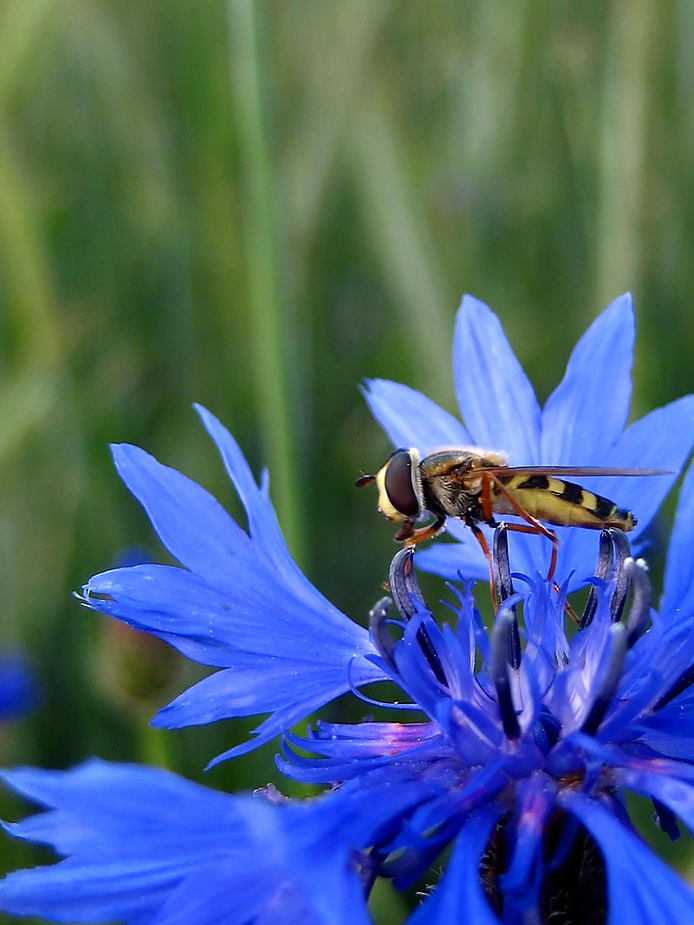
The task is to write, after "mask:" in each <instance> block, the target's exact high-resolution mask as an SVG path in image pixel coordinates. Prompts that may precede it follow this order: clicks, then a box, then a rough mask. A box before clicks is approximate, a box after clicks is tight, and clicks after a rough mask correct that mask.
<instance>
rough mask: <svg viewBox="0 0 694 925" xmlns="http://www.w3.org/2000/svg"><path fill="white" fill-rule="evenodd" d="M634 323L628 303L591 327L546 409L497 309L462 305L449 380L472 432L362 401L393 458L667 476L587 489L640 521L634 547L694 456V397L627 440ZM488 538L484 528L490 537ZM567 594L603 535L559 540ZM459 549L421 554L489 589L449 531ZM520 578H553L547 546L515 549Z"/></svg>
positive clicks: (528, 540) (374, 395)
mask: <svg viewBox="0 0 694 925" xmlns="http://www.w3.org/2000/svg"><path fill="white" fill-rule="evenodd" d="M633 346H634V313H633V308H632V300H631V296H630V295H629V294H628V293H627V294H626V295H623V296H620V298H618V299H615V301H614V302H613V303H612V304H611V305H610V306H609V307H608V308H607V309H606V310H605V311H604V312H603V313H602V314H601V315H600V316H599V317H598V318H597V319H596V320H595V321H594V322H593V324H592V325H591V326H590V327H589V329H588V330H587V331H586V333H585V334H584V335H583V337H582V338H581V339H580V341H579V342H578V344H577V345H576V348H575V349H574V351H573V353H572V355H571V358H570V359H569V363H568V365H567V368H566V374H565V375H564V378H563V379H562V381H561V383H560V384H559V386H558V387H557V389H556V390H555V391H554V393H553V394H552V395H551V396H550V397H549V399H548V400H547V402H546V404H545V406H544V408H542V409H541V408H540V406H539V404H538V402H537V399H536V397H535V392H534V390H533V387H532V385H531V384H530V381H529V380H528V378H527V376H526V375H525V373H524V372H523V369H522V368H521V365H520V363H519V362H518V360H517V359H516V357H515V355H514V353H513V351H512V350H511V347H510V345H509V343H508V341H507V339H506V337H505V335H504V332H503V330H502V328H501V324H500V323H499V319H498V318H497V317H496V315H494V313H493V312H492V311H490V309H489V308H488V307H487V306H486V305H484V304H483V303H482V302H479V301H478V300H477V299H474V298H472V296H468V295H466V296H465V297H464V298H463V302H462V305H461V306H460V310H459V312H458V317H457V322H456V328H455V335H454V340H453V374H454V378H455V388H456V395H457V398H458V404H459V406H460V411H461V414H462V418H463V421H464V422H465V426H463V424H462V423H461V422H460V421H459V420H457V419H456V418H454V417H453V416H452V415H450V414H448V413H447V412H446V411H444V410H442V409H441V408H439V407H438V405H436V404H434V402H432V401H431V400H430V399H428V398H426V397H425V396H424V395H422V394H421V393H420V392H416V391H414V390H413V389H411V388H408V387H407V386H405V385H401V384H400V383H396V382H390V381H387V380H383V379H376V380H370V381H368V382H367V384H366V388H365V390H364V393H365V397H366V400H367V402H368V403H369V407H370V408H371V411H372V413H373V414H374V416H375V417H376V418H377V420H378V421H379V422H380V423H381V425H382V426H383V428H384V430H385V431H386V433H387V434H388V436H389V437H390V439H391V440H392V442H393V444H394V445H395V446H396V447H416V448H417V449H418V450H419V453H420V457H424V456H425V455H427V454H428V453H431V452H432V451H434V450H437V449H440V448H441V447H468V446H477V447H483V448H484V449H486V450H498V451H502V452H503V453H504V454H505V455H507V456H508V459H509V465H512V466H526V465H527V466H539V465H554V466H590V465H597V466H603V467H608V468H620V467H626V468H628V467H638V468H641V469H652V468H660V469H669V470H672V474H671V475H670V476H660V477H658V478H650V479H642V478H617V477H615V478H601V479H582V480H581V481H582V483H584V484H585V485H586V486H587V487H589V488H591V489H592V490H594V491H596V492H598V493H599V494H602V495H606V496H607V497H608V498H612V499H613V500H615V501H616V502H617V503H618V504H619V506H620V507H624V508H627V509H628V510H631V511H633V512H634V513H635V514H636V516H637V520H638V524H637V526H636V529H635V530H634V532H633V533H631V534H630V537H631V539H632V542H633V541H634V540H637V539H638V537H639V536H640V535H641V534H642V533H643V531H644V530H645V528H646V527H647V526H648V524H649V523H650V521H651V520H652V518H653V516H654V514H655V513H656V511H657V510H658V508H659V507H660V505H661V503H662V501H663V498H664V497H665V495H666V494H667V493H668V491H669V490H670V488H671V487H672V484H673V482H674V481H675V480H676V478H677V475H678V473H679V472H680V471H681V469H682V466H683V465H684V462H685V460H686V459H687V457H688V455H689V453H690V452H691V449H692V438H693V436H694V396H692V395H687V396H685V397H684V398H680V399H679V400H677V401H674V402H672V404H670V405H667V406H665V407H664V408H659V409H658V410H656V411H652V412H651V413H650V414H648V415H646V416H645V417H644V418H642V419H641V420H640V421H637V422H636V423H634V424H632V425H630V426H629V427H627V428H626V429H625V425H626V422H627V417H628V414H629V403H630V399H631V365H632V357H633ZM483 529H485V530H486V528H483ZM556 532H557V535H558V537H559V539H560V542H561V546H560V549H561V556H560V560H559V565H558V568H557V572H556V574H555V578H556V580H557V582H558V583H559V584H562V583H563V582H564V580H565V579H566V578H567V577H568V576H569V574H570V573H571V572H573V576H572V578H571V580H570V587H571V588H572V589H573V588H575V587H576V586H577V585H578V584H580V583H582V582H584V581H585V578H586V576H587V575H590V574H591V572H592V568H593V564H594V562H595V555H596V548H597V546H596V542H595V535H594V534H592V533H591V532H590V531H587V530H576V529H561V528H559V529H557V531H556ZM447 533H448V534H449V535H452V536H454V537H455V538H456V540H458V542H457V543H450V542H439V543H436V544H434V545H433V546H431V547H430V548H428V549H426V550H423V551H422V552H421V553H420V554H419V556H418V560H417V564H418V565H419V566H420V567H421V568H424V569H426V570H428V571H432V572H435V573H436V574H439V575H442V576H444V577H446V578H449V579H452V580H455V579H456V577H457V575H458V572H459V571H460V572H462V573H463V575H465V577H466V578H468V579H470V578H486V577H487V575H488V567H487V563H486V562H485V560H484V557H483V555H482V552H481V550H480V547H479V545H478V544H477V542H476V541H475V540H474V538H473V537H472V535H471V533H470V530H469V529H468V528H467V527H465V526H464V525H463V524H462V523H460V522H457V521H454V520H449V521H448V523H447ZM510 546H511V561H512V563H513V567H514V568H515V569H518V570H520V571H522V572H525V573H526V574H528V575H532V574H533V573H534V570H535V569H536V568H540V569H543V568H544V569H546V568H547V566H548V564H549V553H550V549H551V547H550V545H549V544H548V543H547V542H545V541H543V540H539V539H538V538H537V537H527V536H517V535H516V536H512V537H510Z"/></svg>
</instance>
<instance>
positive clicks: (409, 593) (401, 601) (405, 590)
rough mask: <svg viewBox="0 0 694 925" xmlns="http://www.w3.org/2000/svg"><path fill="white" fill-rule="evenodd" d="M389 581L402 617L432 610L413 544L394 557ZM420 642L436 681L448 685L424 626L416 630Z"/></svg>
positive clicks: (404, 547) (409, 617)
mask: <svg viewBox="0 0 694 925" xmlns="http://www.w3.org/2000/svg"><path fill="white" fill-rule="evenodd" d="M388 582H389V584H390V590H391V593H392V595H393V600H394V601H395V606H396V607H397V608H398V611H399V613H400V616H401V617H402V618H403V620H405V621H407V620H411V619H412V617H413V616H414V615H415V614H416V613H417V611H418V610H429V608H428V607H427V603H426V601H425V600H424V595H423V594H422V590H421V588H420V587H419V582H418V581H417V574H416V572H415V569H414V549H412V547H411V546H403V548H402V549H400V550H399V551H398V552H396V553H395V555H394V556H393V560H392V562H391V563H390V570H389V572H388ZM377 606H378V605H377ZM417 642H418V643H419V645H420V647H421V649H422V652H423V653H424V657H425V658H426V660H427V662H428V663H429V667H430V668H431V670H432V671H433V672H434V676H435V677H436V680H437V681H438V682H439V683H440V684H443V685H445V686H447V685H448V681H447V680H446V675H445V673H444V670H443V666H442V665H441V659H440V658H439V656H438V653H437V652H436V649H435V648H434V644H433V642H432V641H431V638H430V636H429V633H427V630H426V627H425V626H420V627H419V629H418V630H417Z"/></svg>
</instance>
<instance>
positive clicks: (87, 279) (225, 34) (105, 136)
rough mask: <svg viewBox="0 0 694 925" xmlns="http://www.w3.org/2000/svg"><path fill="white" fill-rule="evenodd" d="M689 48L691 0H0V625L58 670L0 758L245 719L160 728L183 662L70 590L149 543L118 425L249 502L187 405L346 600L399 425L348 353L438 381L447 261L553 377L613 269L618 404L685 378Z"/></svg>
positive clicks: (540, 378) (377, 565) (13, 641)
mask: <svg viewBox="0 0 694 925" xmlns="http://www.w3.org/2000/svg"><path fill="white" fill-rule="evenodd" d="M693 48H694V5H692V4H691V3H689V2H687V0H679V2H677V0H659V2H655V0H653V2H648V0H612V2H607V3H595V2H564V3H552V4H550V3H546V2H531V0H503V2H502V0H499V2H496V0H492V2H490V0H476V2H473V0H469V2H461V0H455V2H454V0H447V2H440V3H438V4H436V5H435V6H434V7H432V6H430V5H424V4H419V3H414V2H389V0H334V2H320V0H304V2H302V0H281V2H279V0H274V2H264V3H261V2H258V3H252V2H250V0H229V2H228V3H227V4H225V3H223V2H221V0H194V2H193V0H158V2H146V3H143V2H141V0H61V2H60V3H55V2H50V0H2V2H0V466H1V470H0V613H1V614H2V620H1V621H0V645H1V646H2V648H3V649H14V648H17V647H25V648H26V649H27V650H28V651H29V653H30V656H31V659H32V661H33V664H34V666H35V669H36V673H37V676H38V678H39V679H40V684H41V686H42V689H43V696H42V703H41V706H40V708H39V709H38V710H37V711H36V713H35V714H34V715H33V716H31V717H30V718H29V719H27V720H25V721H23V722H22V723H21V724H15V725H13V726H9V727H7V728H6V729H5V730H4V732H3V733H2V740H1V741H0V761H1V762H2V763H4V764H13V763H17V762H20V763H25V762H30V763H34V764H40V765H44V766H52V767H65V766H68V765H70V764H73V763H75V762H77V761H79V760H81V759H83V758H84V757H86V756H88V755H91V754H99V755H101V756H103V757H105V758H109V759H126V760H151V761H159V762H161V763H167V764H169V765H170V766H171V767H173V768H175V769H176V770H178V771H181V772H183V773H185V774H188V775H189V776H192V777H196V778H198V779H200V777H201V776H202V768H203V766H204V765H205V764H206V763H207V761H208V760H209V759H210V758H212V757H213V756H214V755H216V754H217V753H219V752H220V751H223V750H224V749H225V748H227V747H229V745H230V744H231V743H232V742H235V741H238V740H239V739H240V738H241V737H242V736H243V735H244V734H245V732H244V730H245V729H247V728H248V726H249V725H250V724H246V725H243V726H242V725H241V724H235V723H228V724H221V725H220V726H218V727H213V728H210V729H197V730H195V729H193V730H187V731H184V732H173V733H164V734H155V733H153V732H151V731H148V730H147V719H148V718H149V716H150V715H151V714H152V712H153V711H154V709H155V708H156V706H157V704H160V703H162V702H165V701H166V700H167V699H169V698H170V697H171V696H172V695H173V694H174V693H176V692H177V691H179V690H181V689H182V688H183V687H184V686H186V685H187V684H189V683H191V681H192V680H193V679H194V678H195V677H197V676H198V675H196V673H195V671H194V670H192V669H190V668H186V667H180V666H178V665H177V663H176V661H175V660H174V659H173V658H171V657H170V656H169V655H166V654H162V653H161V652H158V651H154V650H152V647H151V646H148V645H144V644H143V643H142V640H137V639H135V638H134V637H133V634H131V633H127V632H124V631H122V630H121V629H118V628H117V627H114V626H109V625H107V621H106V619H105V618H101V617H99V616H97V615H94V614H90V613H88V612H87V611H84V610H82V609H81V608H80V607H79V605H78V604H77V602H76V601H75V600H74V599H73V598H72V597H71V593H70V592H71V591H72V590H73V589H76V588H79V587H80V586H81V584H82V583H83V582H84V581H85V580H86V579H87V578H88V577H89V576H90V575H91V574H92V573H94V572H96V571H100V570H103V569H104V568H106V567H108V566H109V565H111V564H113V563H114V562H115V561H117V558H118V556H119V555H121V554H122V553H123V551H124V550H127V549H129V548H131V547H134V546H137V547H140V548H142V549H143V550H144V551H145V553H144V554H145V555H149V556H151V557H153V558H156V559H158V560H160V561H168V560H167V558H166V553H165V552H164V551H163V550H162V549H161V547H160V546H159V545H158V543H157V541H156V539H155V538H154V536H153V534H152V531H151V529H150V528H149V526H148V524H147V522H146V519H145V517H144V516H143V514H142V512H141V511H140V509H139V506H138V505H137V503H136V502H135V501H134V500H133V499H132V498H131V497H130V496H129V495H128V492H127V491H126V490H125V488H124V487H123V486H122V485H121V483H120V481H119V480H118V478H117V476H116V475H115V472H114V470H113V468H112V465H111V460H110V455H109V451H108V443H109V442H110V441H128V442H132V443H136V444H139V445H140V446H143V447H144V448H146V449H147V450H149V451H150V452H152V453H154V454H155V455H156V456H157V457H158V458H159V459H160V460H162V461H163V462H165V463H167V464H168V465H171V466H174V467H176V468H179V469H181V470H182V471H184V472H185V473H187V474H188V475H190V476H192V477H193V478H195V479H197V480H198V481H200V482H201V483H202V484H204V485H205V486H206V487H207V488H208V489H209V490H210V491H212V492H213V493H214V494H215V495H216V496H217V497H218V498H219V499H220V501H222V503H223V504H225V505H226V506H227V507H228V508H229V509H230V510H231V511H232V512H233V513H234V514H239V505H238V503H237V501H236V499H235V497H234V495H233V491H232V489H231V487H230V485H229V483H228V481H227V479H226V477H225V475H224V472H223V469H222V466H221V463H220V462H219V460H218V459H217V457H216V453H215V451H214V449H213V448H212V445H211V443H210V441H209V439H208V438H207V436H206V435H205V433H204V431H203V429H202V427H201V425H200V423H199V421H198V419H197V416H196V415H195V414H194V412H193V411H192V410H191V404H192V402H193V401H199V402H201V403H203V404H204V405H206V406H207V407H208V408H209V409H210V410H212V411H213V412H214V413H215V414H216V415H217V416H218V417H219V418H220V419H221V420H222V421H223V422H224V423H225V424H226V425H227V426H228V427H229V428H230V429H231V431H232V432H233V433H234V435H235V436H236V438H237V439H238V440H239V442H240V444H241V446H242V448H243V450H244V452H245V453H246V455H247V457H248V458H249V460H250V462H251V464H252V466H253V468H254V471H255V472H256V473H258V474H259V472H260V469H261V468H262V466H263V465H267V466H269V468H270V472H271V478H272V494H273V498H274V501H275V504H276V507H277V509H278V512H279V516H280V520H281V523H282V525H283V527H284V528H285V530H286V533H287V536H288V537H289V540H290V543H291V546H292V549H293V550H294V551H295V553H296V556H297V558H298V559H299V561H300V562H301V564H302V565H303V566H304V568H305V570H306V571H307V573H308V575H309V576H310V577H311V579H312V580H313V581H314V582H315V583H316V584H317V585H318V587H319V588H320V589H321V590H322V591H324V593H326V595H327V596H328V597H330V598H331V600H333V601H334V602H335V603H336V604H337V605H339V606H340V607H341V608H342V609H343V610H345V611H346V612H347V613H348V614H350V615H351V616H353V617H354V618H355V619H358V620H363V619H364V618H365V614H366V612H367V611H368V608H369V606H370V604H371V603H373V601H374V599H375V598H376V597H378V596H379V594H380V593H381V592H380V582H381V581H382V580H383V578H384V577H385V571H386V568H387V563H388V560H389V556H390V554H391V552H392V550H393V546H392V540H391V537H392V528H390V527H389V526H388V525H387V524H385V522H383V521H382V520H381V519H380V518H377V517H376V515H375V514H374V507H375V497H374V496H373V495H372V494H370V493H367V492H364V493H359V492H356V491H355V490H354V488H353V480H354V478H355V476H356V475H357V474H358V473H359V471H360V470H362V469H364V470H366V471H372V470H374V468H375V467H377V466H378V465H379V464H380V463H381V462H382V460H383V458H384V456H385V455H386V453H387V452H388V449H389V447H388V444H387V441H386V439H385V437H384V436H383V435H382V434H381V432H380V430H379V428H378V427H377V426H376V425H375V423H374V422H373V421H372V420H371V418H370V415H369V413H368V411H367V409H366V406H365V404H364V402H363V400H362V398H361V397H360V394H359V391H358V383H359V382H360V381H361V380H362V379H363V378H364V377H366V376H384V377H388V378H394V379H397V380H400V381H404V382H407V383H408V384H409V385H412V386H414V387H416V388H419V389H421V390H423V391H424V392H426V394H428V395H429V396H431V397H432V398H434V399H436V400H437V401H439V402H440V403H442V404H443V405H444V406H445V407H446V408H448V409H449V410H451V411H454V410H455V402H454V396H453V384H452V378H451V372H450V351H451V334H452V330H453V322H454V316H455V311H456V308H457V306H458V304H459V301H460V297H461V295H462V293H463V292H464V291H468V292H471V293H473V294H474V295H476V296H477V297H479V298H481V299H483V300H484V301H486V302H487V303H488V304H489V305H491V307H492V308H493V309H494V310H495V311H496V312H497V313H498V314H499V316H500V317H501V319H502V321H503V323H504V326H505V329H506V331H507V334H508V336H509V338H510V340H511V343H512V345H513V346H514V348H515V350H516V352H517V354H518V356H519V358H520V359H521V361H522V362H523V364H524V366H525V368H526V370H527V371H528V373H529V375H530V377H531V379H532V381H533V382H534V384H535V386H536V390H537V393H538V396H539V398H540V400H541V401H544V400H545V399H546V397H547V396H548V395H549V393H550V392H551V390H552V389H553V388H554V386H555V385H556V384H557V382H558V381H559V379H560V378H561V375H562V373H563V369H564V365H565V362H566V359H567V357H568V354H569V351H570V349H571V347H572V345H573V344H574V342H575V341H576V339H577V338H578V336H579V335H580V334H581V333H582V332H583V330H584V329H585V327H586V326H587V324H588V323H589V322H590V320H591V319H592V318H593V317H594V316H595V315H596V314H597V313H598V312H599V311H600V310H601V309H602V308H604V307H605V306H606V305H607V304H608V302H609V301H611V300H612V299H613V298H614V297H615V296H617V295H619V294H620V293H622V292H623V291H624V290H626V289H630V290H631V291H632V292H633V293H634V297H635V304H636V312H637V334H638V339H637V352H636V364H635V395H634V402H633V406H632V411H633V415H634V416H635V417H638V416H640V415H641V414H643V413H644V412H646V411H648V410H649V409H651V408H653V407H656V406H657V405H660V404H663V403H665V402H668V401H670V400H672V399H674V398H676V397H678V396H679V395H681V394H684V393H686V392H690V391H694V368H693V364H692V356H693V355H694V313H693V312H692V307H691V296H690V292H691V289H692V282H693V277H694V53H693ZM367 495H368V497H367ZM272 754H273V749H272V748H269V749H264V750H262V752H261V753H259V754H257V755H252V756H249V757H248V758H245V759H243V760H241V761H238V762H235V763H230V764H229V763H228V764H225V765H223V766H221V767H219V768H217V769H215V770H214V771H213V772H211V773H210V774H208V775H206V776H205V780H206V782H207V783H210V784H212V785H217V786H222V787H226V788H238V787H248V786H257V785H260V784H263V783H265V782H266V781H267V780H268V779H269V778H271V777H274V776H275V772H274V767H273V765H272ZM2 808H4V807H3V806H2V805H0V809H2ZM1 850H2V852H4V853H5V863H6V864H7V865H10V866H11V865H13V864H17V863H22V861H24V860H26V855H25V854H21V850H20V849H17V847H16V846H11V847H10V846H8V845H6V844H3V845H2V849H1Z"/></svg>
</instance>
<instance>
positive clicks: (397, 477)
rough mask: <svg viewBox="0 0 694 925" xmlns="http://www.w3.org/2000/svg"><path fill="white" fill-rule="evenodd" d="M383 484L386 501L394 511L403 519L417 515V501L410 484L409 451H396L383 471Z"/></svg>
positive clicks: (410, 460)
mask: <svg viewBox="0 0 694 925" xmlns="http://www.w3.org/2000/svg"><path fill="white" fill-rule="evenodd" d="M383 484H384V487H385V490H386V494H387V495H388V500H389V501H390V503H391V504H392V505H393V507H394V508H395V510H396V511H398V512H399V513H400V514H403V515H404V516H405V517H416V516H417V514H419V501H418V500H417V494H416V492H415V490H414V485H413V483H412V454H411V453H410V451H409V450H396V451H395V453H393V455H392V456H391V458H390V462H389V463H388V468H387V469H386V471H385V478H384V480H383Z"/></svg>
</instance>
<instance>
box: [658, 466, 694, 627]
mask: <svg viewBox="0 0 694 925" xmlns="http://www.w3.org/2000/svg"><path fill="white" fill-rule="evenodd" d="M693 548H694V465H692V466H690V467H689V469H688V471H687V474H686V475H685V477H684V481H683V482H682V489H681V491H680V497H679V502H678V504H677V512H676V514H675V523H674V526H673V528H672V536H671V537H670V547H669V549H668V555H667V561H666V564H665V580H664V589H663V596H662V599H661V601H660V609H661V611H662V612H663V613H668V614H672V615H673V617H674V616H682V617H684V616H685V615H688V614H690V613H691V612H692V610H693V609H694V556H692V549H693Z"/></svg>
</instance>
